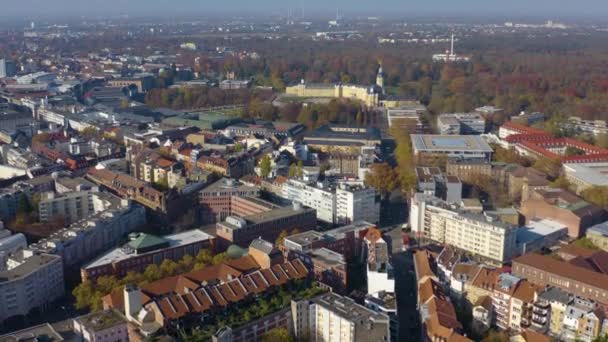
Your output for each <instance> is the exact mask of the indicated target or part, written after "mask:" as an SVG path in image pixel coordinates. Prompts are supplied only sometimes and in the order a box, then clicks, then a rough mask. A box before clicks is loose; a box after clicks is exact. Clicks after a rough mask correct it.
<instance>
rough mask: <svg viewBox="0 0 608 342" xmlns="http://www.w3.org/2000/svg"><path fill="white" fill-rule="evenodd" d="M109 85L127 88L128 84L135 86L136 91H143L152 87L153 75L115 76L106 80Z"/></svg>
mask: <svg viewBox="0 0 608 342" xmlns="http://www.w3.org/2000/svg"><path fill="white" fill-rule="evenodd" d="M108 85H109V86H110V87H118V88H128V87H130V86H135V87H137V91H138V92H140V93H144V92H146V91H148V90H150V89H152V88H153V87H154V77H152V76H142V77H125V78H115V79H112V80H109V81H108Z"/></svg>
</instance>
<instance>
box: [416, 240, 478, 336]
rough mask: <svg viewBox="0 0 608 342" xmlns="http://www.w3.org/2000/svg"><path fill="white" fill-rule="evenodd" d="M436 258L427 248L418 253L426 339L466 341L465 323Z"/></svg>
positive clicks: (418, 285)
mask: <svg viewBox="0 0 608 342" xmlns="http://www.w3.org/2000/svg"><path fill="white" fill-rule="evenodd" d="M434 266H435V265H434V260H433V257H432V256H431V254H430V253H429V252H428V251H427V250H420V251H417V252H415V253H414V274H415V276H416V289H417V291H416V294H417V307H418V312H419V314H420V321H421V323H422V326H421V336H422V339H421V340H422V341H425V342H426V341H429V342H431V341H462V342H468V341H471V340H470V339H468V338H466V337H465V336H463V335H462V324H461V323H460V322H459V321H458V319H457V317H456V310H455V309H454V305H453V304H452V302H451V301H450V298H449V296H448V295H447V294H446V293H444V291H443V287H442V286H441V284H440V283H439V278H438V277H437V275H436V274H435V272H434V271H433V269H434V268H435V267H434Z"/></svg>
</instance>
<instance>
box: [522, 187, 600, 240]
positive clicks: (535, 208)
mask: <svg viewBox="0 0 608 342" xmlns="http://www.w3.org/2000/svg"><path fill="white" fill-rule="evenodd" d="M520 211H521V213H522V215H523V216H524V217H525V218H526V222H529V221H531V220H533V219H549V220H552V221H556V222H559V223H561V224H563V225H565V226H567V227H568V235H569V236H570V237H573V238H578V237H580V236H581V235H582V234H584V233H585V229H586V228H588V227H591V226H593V225H595V224H598V223H601V222H603V221H605V219H606V212H605V211H604V210H603V209H601V208H599V207H597V206H595V205H593V204H590V203H588V202H585V201H584V200H582V199H581V198H579V197H578V196H576V195H574V194H572V193H570V192H568V191H565V190H562V189H538V190H535V191H532V192H531V194H530V198H528V199H527V200H525V201H523V202H522V205H521V210H520Z"/></svg>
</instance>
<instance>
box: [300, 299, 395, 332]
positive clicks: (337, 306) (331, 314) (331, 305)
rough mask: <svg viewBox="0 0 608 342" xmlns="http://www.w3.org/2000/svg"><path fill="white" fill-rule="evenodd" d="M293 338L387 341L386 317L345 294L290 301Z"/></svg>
mask: <svg viewBox="0 0 608 342" xmlns="http://www.w3.org/2000/svg"><path fill="white" fill-rule="evenodd" d="M291 310H292V317H293V324H294V327H293V328H294V329H293V332H294V334H295V336H296V338H302V337H304V336H307V337H308V338H309V340H310V341H318V342H321V341H323V342H355V341H377V342H380V341H390V338H391V334H390V319H389V317H388V316H387V315H386V314H382V313H377V312H374V311H372V310H370V309H368V308H366V307H364V306H362V305H359V304H357V303H355V301H354V300H352V299H350V298H348V297H342V296H339V295H337V294H335V293H332V292H330V293H326V294H323V295H320V296H318V297H315V298H313V299H311V300H305V301H299V302H293V301H292V303H291Z"/></svg>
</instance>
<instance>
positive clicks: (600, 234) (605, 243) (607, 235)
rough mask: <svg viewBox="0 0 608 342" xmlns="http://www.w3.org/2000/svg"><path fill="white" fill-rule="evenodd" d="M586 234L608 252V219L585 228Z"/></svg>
mask: <svg viewBox="0 0 608 342" xmlns="http://www.w3.org/2000/svg"><path fill="white" fill-rule="evenodd" d="M586 236H587V238H588V239H589V240H591V242H593V244H594V245H596V246H597V247H599V248H601V249H602V250H604V251H606V252H608V221H606V222H604V223H600V224H596V225H595V226H593V227H591V228H589V229H587V233H586Z"/></svg>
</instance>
